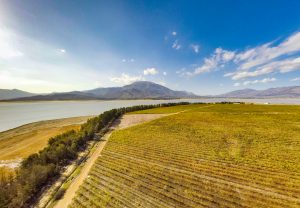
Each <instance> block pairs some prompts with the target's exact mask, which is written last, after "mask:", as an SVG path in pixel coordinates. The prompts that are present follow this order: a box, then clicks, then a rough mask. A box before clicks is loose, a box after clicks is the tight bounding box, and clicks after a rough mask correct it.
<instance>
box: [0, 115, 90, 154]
mask: <svg viewBox="0 0 300 208" xmlns="http://www.w3.org/2000/svg"><path fill="white" fill-rule="evenodd" d="M88 118H90V116H83V117H74V118H65V119H56V120H49V121H41V122H35V123H31V124H27V125H23V126H20V127H17V128H14V129H11V130H8V131H4V132H0V160H17V159H21V158H25V157H27V156H29V155H30V154H32V153H35V152H38V151H39V150H41V149H43V148H44V147H45V146H46V145H47V142H48V140H49V138H51V137H53V136H56V135H58V134H60V133H63V132H65V131H68V130H71V129H75V130H76V129H79V127H80V124H82V123H83V122H85V121H86V120H87V119H88Z"/></svg>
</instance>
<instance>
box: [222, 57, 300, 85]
mask: <svg viewBox="0 0 300 208" xmlns="http://www.w3.org/2000/svg"><path fill="white" fill-rule="evenodd" d="M299 69H300V57H297V58H291V59H284V60H280V61H273V62H271V63H268V64H265V65H263V66H260V67H256V68H255V70H254V71H248V70H247V71H244V70H238V71H236V72H233V73H228V74H225V76H229V77H231V78H232V79H233V80H239V79H244V78H249V77H257V76H261V75H266V74H270V73H273V72H279V73H287V72H291V71H295V70H299Z"/></svg>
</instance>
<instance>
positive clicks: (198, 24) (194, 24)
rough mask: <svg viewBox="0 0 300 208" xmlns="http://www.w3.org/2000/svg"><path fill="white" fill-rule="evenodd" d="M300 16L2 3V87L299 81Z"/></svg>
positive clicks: (252, 0)
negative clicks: (142, 82)
mask: <svg viewBox="0 0 300 208" xmlns="http://www.w3.org/2000/svg"><path fill="white" fill-rule="evenodd" d="M299 11H300V1H299V0H289V1H283V0H282V1H278V0H272V1H268V0H265V1H260V0H202V1H198V0H195V1H191V0H188V1H183V0H182V1H176V0H170V1H167V0H161V1H151V0H147V1H140V0H128V1H126V0H120V1H118V0H107V1H102V0H95V1H92V0H90V1H82V0H40V1H37V0H0V88H1V89H15V88H17V89H21V90H25V91H29V92H35V93H49V92H66V91H73V90H87V89H93V88H97V87H112V86H123V85H126V84H130V83H132V82H134V81H142V80H145V81H153V82H155V83H158V84H161V85H164V86H166V87H169V88H171V89H174V90H186V91H190V92H194V93H196V94H199V95H213V94H221V93H224V92H228V91H232V90H239V89H244V88H253V89H267V88H271V87H282V86H294V85H300V15H299V14H300V13H299Z"/></svg>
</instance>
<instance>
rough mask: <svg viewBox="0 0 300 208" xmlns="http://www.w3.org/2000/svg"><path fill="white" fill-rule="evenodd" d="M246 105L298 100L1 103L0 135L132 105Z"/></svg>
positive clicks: (290, 103)
mask: <svg viewBox="0 0 300 208" xmlns="http://www.w3.org/2000/svg"><path fill="white" fill-rule="evenodd" d="M224 101H225V102H226V101H228V102H246V103H255V104H274V105H275V104H276V105H278V104H281V105H300V99H295V98H293V99H236V98H235V99H225V98H219V99H210V98H205V99H176V100H110V101H103V100H96V101H93V100H85V101H83V100H81V101H71V100H69V101H34V102H29V101H26V102H1V101H0V115H1V117H0V132H3V131H7V130H11V129H13V128H16V127H20V126H22V125H26V124H29V123H34V122H39V121H45V120H54V119H63V118H72V117H82V116H94V115H99V114H101V113H102V112H104V111H107V110H110V109H113V108H121V107H129V106H134V105H148V104H161V103H172V102H190V103H197V102H203V103H214V102H224Z"/></svg>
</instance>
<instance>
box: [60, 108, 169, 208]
mask: <svg viewBox="0 0 300 208" xmlns="http://www.w3.org/2000/svg"><path fill="white" fill-rule="evenodd" d="M167 115H170V114H132V115H123V116H122V118H120V119H117V120H116V121H115V122H114V123H113V125H112V127H111V130H110V131H109V132H108V133H107V134H105V136H104V137H103V138H102V141H101V142H99V143H98V144H97V146H96V149H95V151H94V152H93V153H92V154H91V155H90V157H89V158H88V159H87V161H86V162H85V164H84V166H83V167H82V169H81V171H80V173H79V175H78V176H77V177H76V178H74V179H73V182H72V183H71V185H70V186H69V188H68V189H67V190H66V192H65V194H64V196H63V198H62V199H60V200H59V201H58V202H57V203H56V204H55V206H54V207H55V208H66V207H68V205H70V204H71V202H72V199H73V197H74V196H75V193H76V191H77V190H78V189H79V187H80V185H81V184H82V183H83V181H84V179H85V178H86V177H87V176H88V173H89V171H90V169H91V168H92V166H93V164H94V163H95V161H96V160H97V158H98V157H99V156H100V155H101V152H102V150H103V148H104V147H105V145H106V143H107V141H108V138H109V137H110V135H111V133H112V130H114V129H116V130H117V129H124V128H128V127H130V126H134V125H137V124H141V123H144V122H147V121H151V120H154V119H157V118H161V117H163V116H167Z"/></svg>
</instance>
